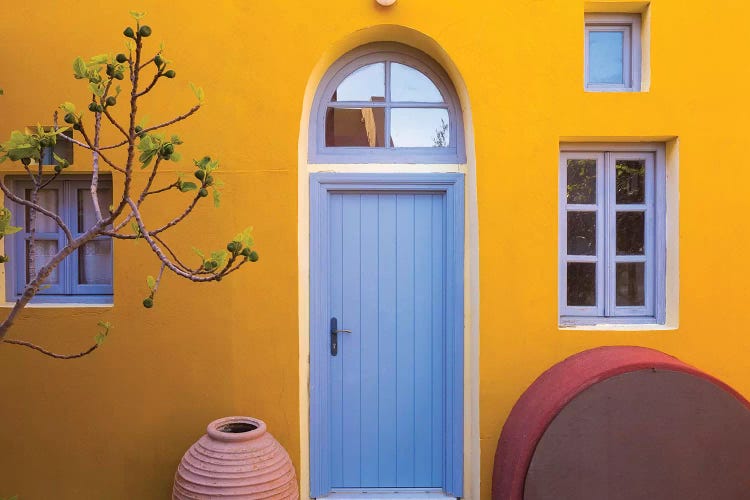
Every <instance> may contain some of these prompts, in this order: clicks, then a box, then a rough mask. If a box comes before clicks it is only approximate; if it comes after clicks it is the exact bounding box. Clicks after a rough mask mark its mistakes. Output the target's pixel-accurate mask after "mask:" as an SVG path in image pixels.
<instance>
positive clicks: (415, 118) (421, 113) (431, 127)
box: [391, 108, 450, 148]
mask: <svg viewBox="0 0 750 500" xmlns="http://www.w3.org/2000/svg"><path fill="white" fill-rule="evenodd" d="M449 123H450V122H449V121H448V110H447V109H415V108H394V109H392V110H391V146H393V147H395V148H447V147H448V146H449V145H450V126H449Z"/></svg>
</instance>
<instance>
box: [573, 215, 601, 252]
mask: <svg viewBox="0 0 750 500" xmlns="http://www.w3.org/2000/svg"><path fill="white" fill-rule="evenodd" d="M568 255H596V212H568Z"/></svg>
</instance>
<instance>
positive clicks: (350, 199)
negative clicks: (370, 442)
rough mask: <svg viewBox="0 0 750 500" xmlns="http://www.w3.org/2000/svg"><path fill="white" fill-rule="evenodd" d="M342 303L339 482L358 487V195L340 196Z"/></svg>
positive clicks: (343, 484) (340, 323)
mask: <svg viewBox="0 0 750 500" xmlns="http://www.w3.org/2000/svg"><path fill="white" fill-rule="evenodd" d="M342 227H343V231H342V232H343V236H342V266H341V268H342V284H343V286H342V290H341V294H342V303H343V310H342V313H341V317H340V322H339V328H340V329H347V330H351V331H352V333H340V334H339V357H340V358H341V364H342V372H343V380H342V393H343V395H342V408H341V409H342V419H341V420H342V434H343V441H344V443H343V453H342V468H343V473H342V476H343V483H342V486H343V487H345V488H350V487H358V486H360V430H361V429H360V425H361V423H360V339H361V335H362V333H361V329H360V265H359V264H360V261H359V259H360V195H359V194H358V193H351V194H345V195H343V202H342Z"/></svg>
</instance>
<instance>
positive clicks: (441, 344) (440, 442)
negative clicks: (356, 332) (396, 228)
mask: <svg viewBox="0 0 750 500" xmlns="http://www.w3.org/2000/svg"><path fill="white" fill-rule="evenodd" d="M444 249H445V196H444V195H437V194H436V195H433V196H432V260H431V266H432V297H433V300H432V333H433V342H432V381H433V384H432V446H433V450H434V451H433V454H432V480H433V482H434V483H435V484H443V470H444V467H445V463H444V458H443V457H444V454H445V450H444V448H445V446H444V439H445V415H444V413H445V308H446V304H445V269H446V267H445V263H444V262H445V250H444Z"/></svg>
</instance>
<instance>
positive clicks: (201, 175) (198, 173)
mask: <svg viewBox="0 0 750 500" xmlns="http://www.w3.org/2000/svg"><path fill="white" fill-rule="evenodd" d="M193 175H195V178H196V179H198V180H201V181H202V180H203V178H204V177H205V176H206V172H204V171H203V170H196V171H195V174H193Z"/></svg>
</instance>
